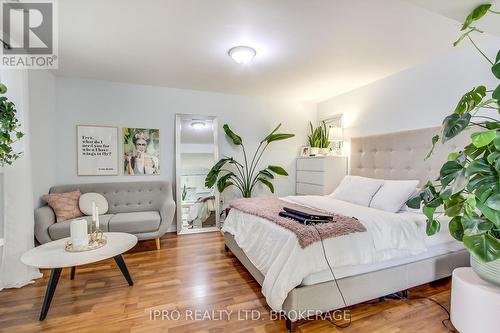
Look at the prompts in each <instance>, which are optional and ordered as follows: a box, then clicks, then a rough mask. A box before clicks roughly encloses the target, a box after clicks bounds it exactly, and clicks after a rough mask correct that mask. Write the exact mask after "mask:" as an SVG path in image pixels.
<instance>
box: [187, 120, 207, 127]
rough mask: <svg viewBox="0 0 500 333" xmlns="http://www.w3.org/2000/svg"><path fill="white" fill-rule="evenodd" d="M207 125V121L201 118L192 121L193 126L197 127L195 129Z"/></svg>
mask: <svg viewBox="0 0 500 333" xmlns="http://www.w3.org/2000/svg"><path fill="white" fill-rule="evenodd" d="M205 125H206V124H205V122H204V121H201V120H195V121H193V122H191V127H192V128H195V129H202V128H205Z"/></svg>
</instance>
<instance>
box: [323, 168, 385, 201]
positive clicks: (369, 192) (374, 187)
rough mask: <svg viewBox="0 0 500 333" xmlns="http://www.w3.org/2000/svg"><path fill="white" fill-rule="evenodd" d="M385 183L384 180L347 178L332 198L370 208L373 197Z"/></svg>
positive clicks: (357, 177)
mask: <svg viewBox="0 0 500 333" xmlns="http://www.w3.org/2000/svg"><path fill="white" fill-rule="evenodd" d="M383 183H384V181H383V180H382V179H373V178H366V177H359V176H345V177H344V179H342V182H340V185H339V186H338V187H337V188H336V189H335V191H334V192H333V193H332V194H330V196H331V197H332V198H334V199H337V200H342V201H347V202H350V203H353V204H357V205H360V206H365V207H368V206H369V205H370V201H371V200H372V198H373V196H374V195H375V193H376V192H377V191H378V189H379V188H380V187H381V186H382V184H383Z"/></svg>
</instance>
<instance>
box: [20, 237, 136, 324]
mask: <svg viewBox="0 0 500 333" xmlns="http://www.w3.org/2000/svg"><path fill="white" fill-rule="evenodd" d="M104 236H105V237H106V239H107V243H106V245H105V246H103V247H100V248H98V249H95V250H92V251H84V252H68V251H66V250H65V244H66V242H67V241H68V240H69V238H63V239H59V240H56V241H52V242H48V243H45V244H43V245H41V246H38V247H35V248H33V249H31V250H29V251H28V252H26V253H25V254H23V256H22V257H21V261H22V262H23V263H24V264H25V265H28V266H32V267H37V268H45V269H51V270H52V272H51V273H50V278H49V283H48V285H47V290H46V292H45V299H44V301H43V305H42V309H41V311H40V318H39V319H40V320H44V319H45V317H46V316H47V313H48V311H49V307H50V303H51V301H52V298H53V296H54V292H55V290H56V287H57V283H58V281H59V277H60V276H61V271H62V269H63V268H66V267H68V268H69V267H71V279H72V280H73V279H74V277H75V271H76V267H77V266H81V265H86V264H90V263H93V262H97V261H101V260H105V259H108V258H114V260H115V262H116V264H117V265H118V267H119V268H120V271H121V272H122V274H123V276H124V277H125V279H126V280H127V282H128V284H129V286H133V285H134V282H133V281H132V277H131V276H130V273H129V271H128V269H127V266H126V265H125V261H124V260H123V257H122V253H124V252H126V251H128V250H130V249H131V248H133V247H134V246H135V244H137V237H136V236H134V235H131V234H127V233H122V232H109V233H105V234H104Z"/></svg>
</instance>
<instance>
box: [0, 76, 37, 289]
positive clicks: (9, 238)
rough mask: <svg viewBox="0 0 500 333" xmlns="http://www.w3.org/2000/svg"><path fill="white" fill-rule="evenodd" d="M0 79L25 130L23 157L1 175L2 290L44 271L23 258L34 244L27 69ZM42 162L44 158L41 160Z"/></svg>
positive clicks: (19, 145)
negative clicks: (22, 260) (23, 261)
mask: <svg viewBox="0 0 500 333" xmlns="http://www.w3.org/2000/svg"><path fill="white" fill-rule="evenodd" d="M0 81H1V82H3V83H4V84H5V85H6V86H7V88H8V91H7V95H6V96H7V97H8V98H9V99H10V100H12V101H13V102H14V104H15V105H16V109H17V118H18V119H19V121H20V123H21V125H22V127H21V130H22V132H23V133H25V136H24V137H23V139H22V140H20V141H19V142H17V143H16V146H15V149H16V150H17V151H22V152H23V156H22V157H21V158H20V159H18V160H16V161H15V162H14V163H13V164H12V165H11V166H5V167H4V169H3V174H2V175H0V177H2V178H3V179H2V181H1V183H2V185H3V188H2V196H1V199H3V200H2V201H3V203H2V205H1V209H2V214H1V217H2V221H0V223H1V224H2V231H3V232H2V233H0V238H3V239H4V245H3V246H1V247H0V290H2V289H3V288H19V287H22V286H24V285H26V284H28V283H31V282H33V279H37V278H40V277H41V276H42V274H40V271H39V270H38V269H36V268H33V267H29V266H26V265H24V264H23V263H22V262H21V260H20V258H21V256H22V255H23V253H24V252H26V251H28V250H29V249H31V248H33V246H34V220H33V185H32V177H31V159H30V145H29V135H30V131H29V128H30V127H29V110H28V108H29V95H28V88H29V87H28V72H27V71H26V70H4V71H1V72H0ZM40 162H42V161H40Z"/></svg>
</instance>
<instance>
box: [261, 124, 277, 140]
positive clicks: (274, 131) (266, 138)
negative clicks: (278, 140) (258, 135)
mask: <svg viewBox="0 0 500 333" xmlns="http://www.w3.org/2000/svg"><path fill="white" fill-rule="evenodd" d="M280 127H281V123H279V124H278V126H276V128H275V129H273V130H272V132H271V133H269V134H268V135H267V136H266V137H265V138H264V140H262V141H261V142H260V143H264V142H266V141H267V140H268V139H269V137H270V136H271V135H273V134H274V133H276V131H277V130H278V129H279V128H280Z"/></svg>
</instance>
